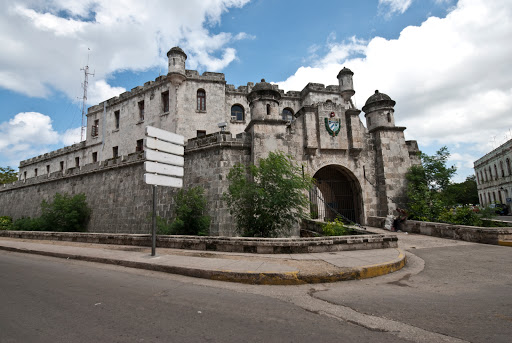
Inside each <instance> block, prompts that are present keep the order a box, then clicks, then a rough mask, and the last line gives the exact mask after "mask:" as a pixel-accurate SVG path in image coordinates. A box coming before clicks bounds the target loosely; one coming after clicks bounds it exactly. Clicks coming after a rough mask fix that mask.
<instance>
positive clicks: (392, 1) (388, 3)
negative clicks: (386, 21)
mask: <svg viewBox="0 0 512 343" xmlns="http://www.w3.org/2000/svg"><path fill="white" fill-rule="evenodd" d="M411 4H412V0H379V8H382V7H385V8H387V9H388V12H387V13H386V14H387V15H388V16H390V15H392V14H394V13H396V12H399V13H404V12H405V11H407V9H408V8H409V6H411Z"/></svg>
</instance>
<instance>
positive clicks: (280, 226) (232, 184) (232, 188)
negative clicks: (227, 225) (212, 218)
mask: <svg viewBox="0 0 512 343" xmlns="http://www.w3.org/2000/svg"><path fill="white" fill-rule="evenodd" d="M228 181H229V188H228V192H227V193H224V199H225V200H226V202H227V203H228V206H229V207H230V213H231V214H232V215H233V217H234V218H235V221H236V225H237V229H238V230H239V232H240V233H241V234H242V235H244V236H254V237H278V236H282V235H289V234H290V230H291V229H292V228H293V227H294V226H295V225H297V223H298V222H299V220H301V219H303V218H306V217H307V213H306V212H305V211H306V208H307V207H308V205H309V200H308V197H307V196H306V192H307V191H308V190H309V189H310V188H311V187H312V184H313V182H312V178H311V177H309V176H308V175H302V169H301V168H300V167H299V166H296V165H295V164H294V163H293V161H292V157H291V156H289V155H285V154H284V153H282V152H276V153H274V152H271V153H270V154H269V156H268V157H267V158H262V159H260V161H259V166H256V165H251V166H249V167H245V166H244V165H241V164H237V165H235V166H234V167H233V168H232V169H231V170H230V172H229V174H228Z"/></svg>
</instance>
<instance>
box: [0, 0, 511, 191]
mask: <svg viewBox="0 0 512 343" xmlns="http://www.w3.org/2000/svg"><path fill="white" fill-rule="evenodd" d="M313 3H314V6H312V4H313ZM0 4H1V5H2V11H0V46H1V47H2V48H1V49H2V53H1V54H0V102H1V104H2V106H1V108H0V166H7V165H9V166H12V167H14V168H17V166H18V163H19V161H20V160H22V159H26V158H29V157H32V156H35V155H39V154H42V153H45V152H48V151H51V150H54V149H57V148H60V147H62V146H65V145H70V144H73V143H74V142H78V141H79V140H80V125H81V104H80V100H79V99H80V98H81V97H82V92H83V91H82V88H81V83H82V82H83V71H81V70H80V69H81V68H82V67H84V66H85V65H86V64H87V63H88V64H89V66H90V69H91V70H90V71H91V72H94V76H90V78H89V92H88V93H89V104H88V105H89V106H90V105H94V104H97V103H99V102H101V101H103V100H105V99H109V98H111V97H112V96H115V95H117V94H119V93H122V92H124V91H125V90H130V89H131V88H133V87H136V86H138V85H142V84H143V83H144V82H146V81H149V80H154V79H155V78H156V77H157V76H158V75H159V74H160V73H165V72H166V68H167V67H166V52H167V51H168V50H169V48H171V47H172V46H175V45H179V46H181V47H182V48H183V49H184V50H185V51H186V53H187V55H188V56H189V58H188V60H187V68H188V69H197V70H199V71H200V72H203V71H206V70H208V71H219V72H223V73H225V74H226V79H227V81H228V83H232V84H235V85H236V86H239V85H245V84H246V83H247V82H257V81H259V80H260V79H261V78H265V79H266V80H267V81H272V82H275V83H277V84H279V85H280V87H281V88H283V89H285V90H301V89H302V88H303V87H304V86H305V85H306V84H307V83H308V82H319V83H324V84H326V85H330V84H337V79H336V75H337V73H338V71H339V70H340V69H341V68H343V67H344V66H346V67H348V68H350V69H351V70H353V71H354V73H355V75H354V83H355V88H356V95H355V100H356V105H357V106H358V107H359V108H361V107H362V106H363V105H364V102H365V101H366V99H367V98H368V97H369V96H370V95H372V94H373V93H374V91H375V89H378V90H379V91H380V92H383V93H386V94H388V95H389V96H391V97H392V98H393V99H394V100H395V101H396V102H397V105H396V107H395V121H396V123H397V125H399V126H406V127H407V130H406V131H405V133H406V138H407V139H415V140H417V141H418V143H419V145H420V149H421V150H422V151H424V152H426V153H428V154H433V153H434V152H435V151H437V150H438V149H439V148H440V147H441V146H443V145H446V146H448V148H449V150H450V152H451V153H452V156H451V161H450V163H452V164H455V165H456V166H457V167H458V175H457V176H456V177H455V181H462V180H464V179H465V178H466V176H468V175H471V174H472V173H473V170H472V164H473V162H474V161H475V160H476V159H478V158H479V157H481V156H482V155H483V154H485V153H487V152H489V151H490V150H492V149H493V148H495V147H497V146H499V145H500V144H502V143H503V142H505V141H506V140H508V139H511V138H512V115H511V110H510V109H511V108H512V68H511V66H512V63H511V61H512V44H511V39H512V1H510V0H492V1H488V0H459V1H457V0H365V1H341V0H319V1H315V2H312V1H310V0H307V1H306V0H293V1H292V0H289V1H288V0H187V1H183V0H161V1H159V0H152V1H142V0H95V1H93V0H91V1H87V0H48V1H41V0H33V1H31V0H0Z"/></svg>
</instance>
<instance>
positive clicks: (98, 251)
mask: <svg viewBox="0 0 512 343" xmlns="http://www.w3.org/2000/svg"><path fill="white" fill-rule="evenodd" d="M0 249H1V250H7V251H13V252H20V253H31V254H39V255H45V256H53V257H60V258H67V259H76V260H82V261H90V262H98V263H107V264H115V265H120V266H125V267H131V268H140V269H148V270H155V271H161V272H167V273H173V274H180V275H186V276H193V277H200V278H206V279H212V280H222V281H231V282H241V283H249V284H272V285H297V284H304V283H322V282H335V281H343V280H354V279H365V278H370V277H375V276H380V275H384V274H388V273H391V272H394V271H396V270H399V269H401V268H402V267H403V266H404V265H405V263H406V259H405V254H404V252H403V251H402V250H400V249H395V248H388V249H373V250H356V251H339V252H325V253H310V254H268V255H267V254H243V253H227V252H213V251H197V250H181V249H166V248H157V249H156V256H151V248H149V247H137V246H123V245H107V244H91V243H76V242H65V241H38V240H26V239H13V238H0Z"/></svg>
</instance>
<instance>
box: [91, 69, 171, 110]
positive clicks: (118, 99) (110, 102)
mask: <svg viewBox="0 0 512 343" xmlns="http://www.w3.org/2000/svg"><path fill="white" fill-rule="evenodd" d="M166 80H167V76H166V75H161V76H158V77H157V78H156V79H155V81H148V82H145V83H144V85H143V86H137V87H134V88H132V89H131V90H130V91H127V92H124V93H121V94H119V95H118V96H115V97H112V98H110V99H108V100H105V101H102V102H100V103H99V104H98V105H94V106H91V107H89V108H88V109H87V115H89V113H93V112H97V111H103V106H104V105H105V104H106V105H107V106H113V105H115V104H117V103H118V102H121V101H124V100H126V99H128V98H131V97H134V96H137V95H140V94H141V93H144V92H146V91H148V90H150V89H152V88H155V87H158V86H160V85H161V84H162V83H164V82H165V81H166Z"/></svg>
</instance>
